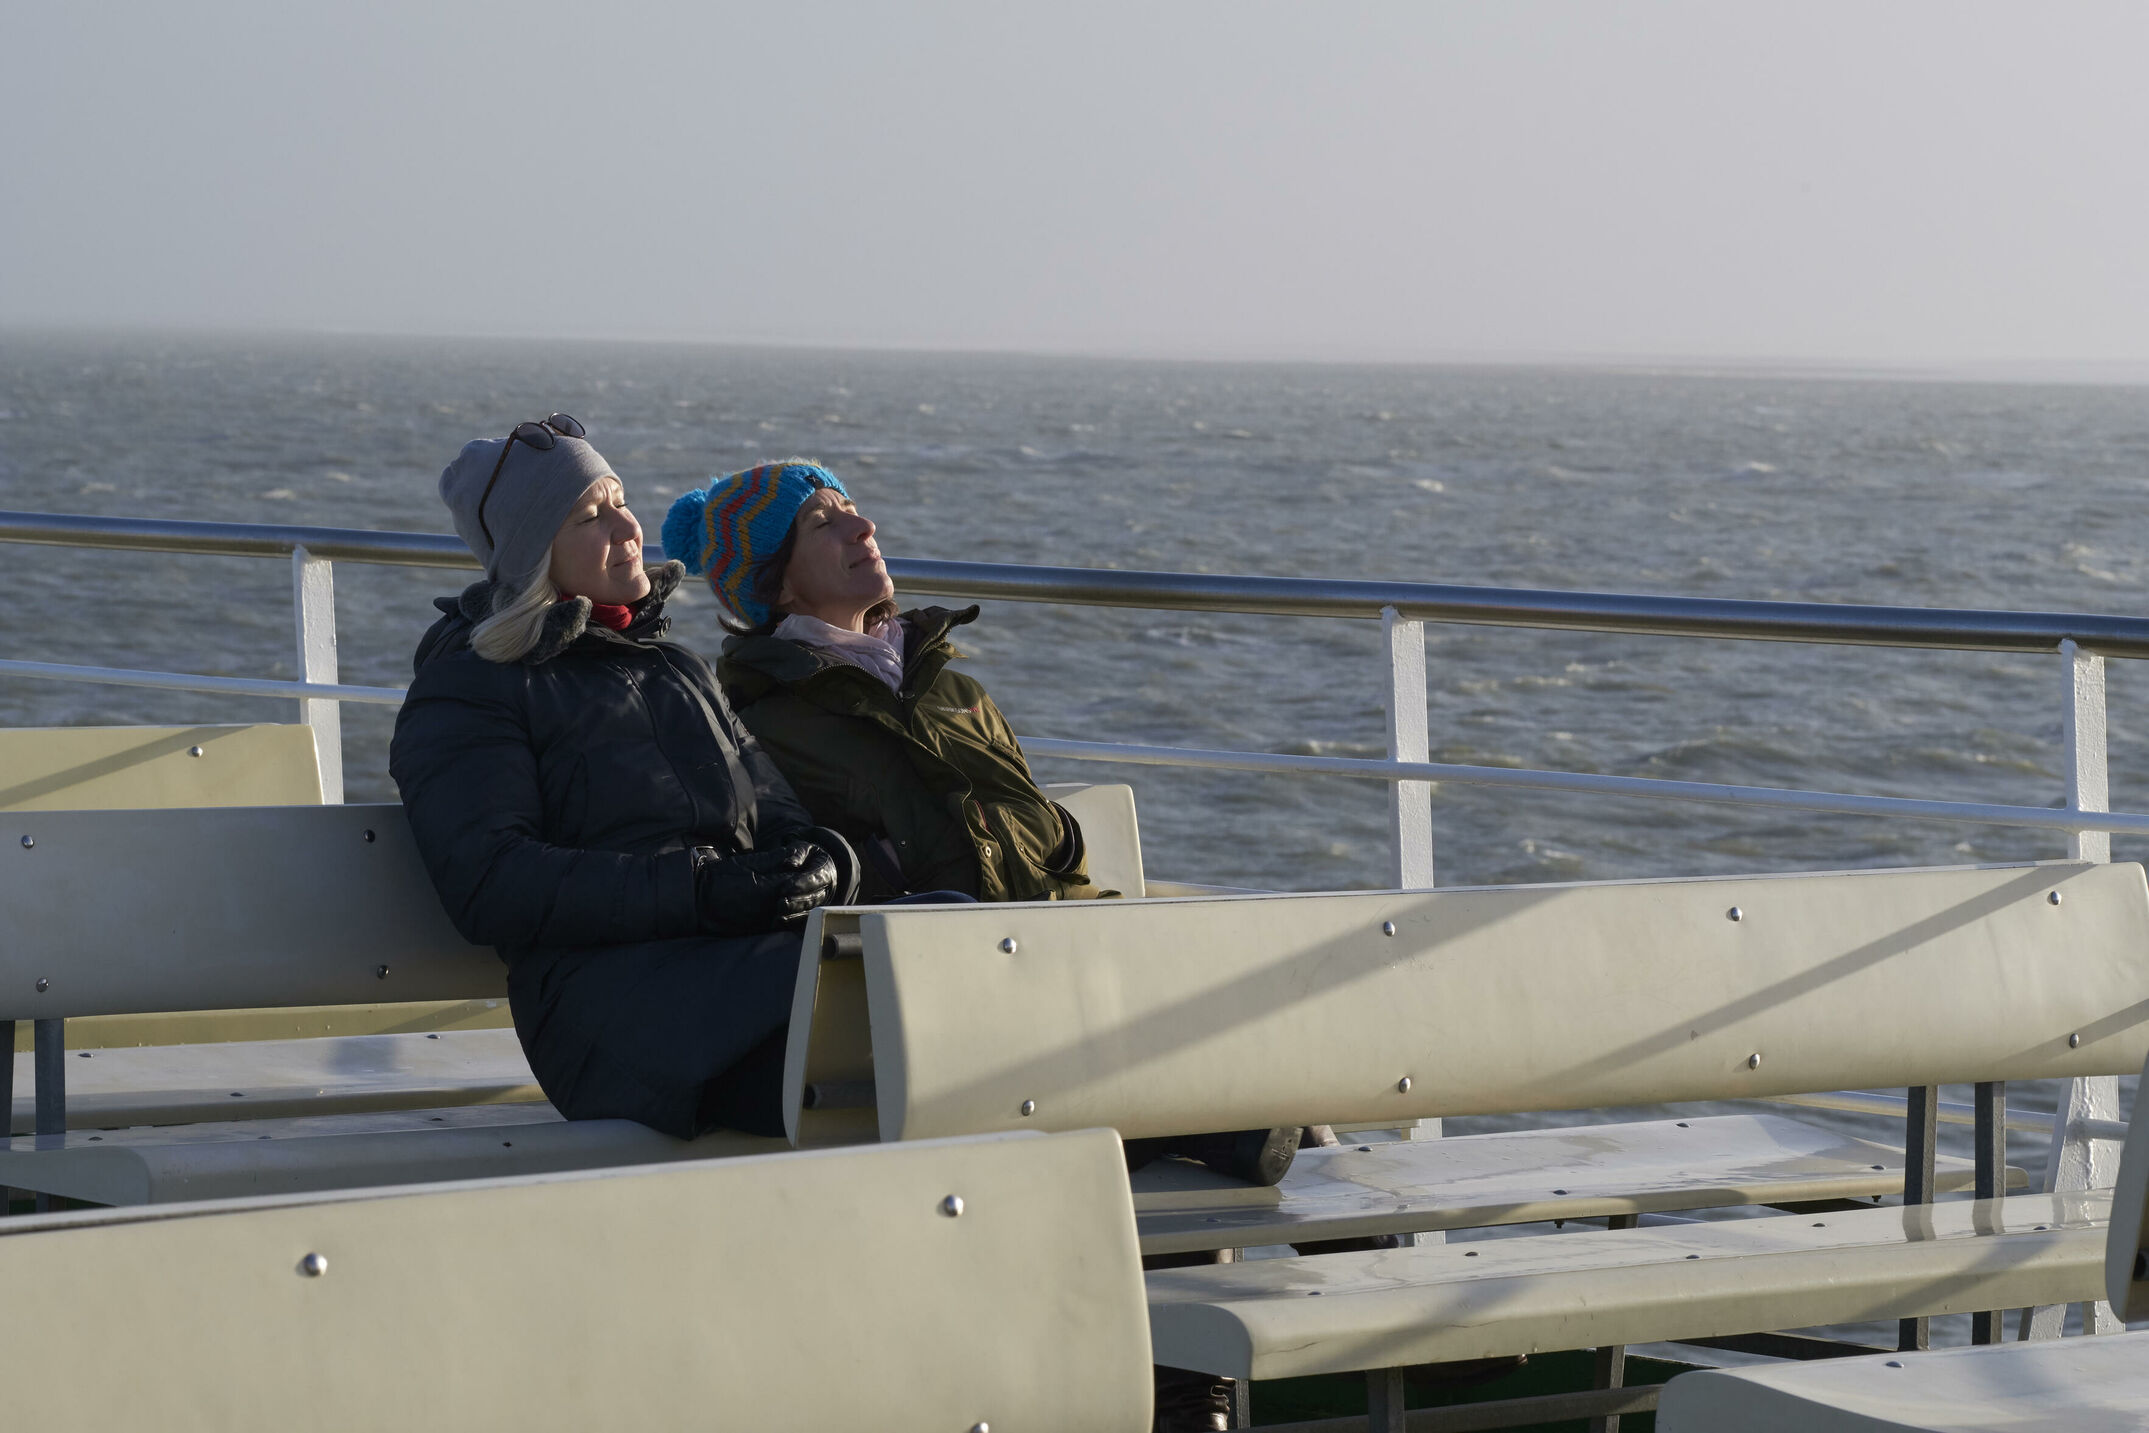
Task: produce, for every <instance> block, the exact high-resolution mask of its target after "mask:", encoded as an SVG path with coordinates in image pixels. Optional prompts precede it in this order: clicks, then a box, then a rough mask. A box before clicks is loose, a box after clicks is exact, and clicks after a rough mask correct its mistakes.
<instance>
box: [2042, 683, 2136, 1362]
mask: <svg viewBox="0 0 2149 1433" xmlns="http://www.w3.org/2000/svg"><path fill="white" fill-rule="evenodd" d="M2059 655H2060V660H2061V661H2063V662H2065V663H2066V664H2067V708H2066V716H2065V721H2064V723H2063V725H2064V731H2065V739H2066V757H2067V809H2068V810H2070V811H2109V810H2110V809H2111V781H2110V777H2109V775H2108V774H2107V772H2106V768H2105V718H2104V658H2102V657H2100V656H2098V655H2097V654H2096V653H2094V652H2085V651H2083V650H2082V649H2081V648H2080V647H2078V646H2076V645H2075V644H2074V643H2073V642H2062V643H2060V644H2059ZM2067 854H2068V855H2069V856H2070V857H2072V858H2073V859H2075V860H2077V861H2109V860H2111V859H2112V837H2111V833H2110V832H2108V831H2077V832H2073V833H2071V834H2070V835H2069V836H2068V837H2067ZM2118 1118H2119V1080H2118V1078H2117V1077H2116V1076H2113V1075H2097V1076H2092V1077H2090V1078H2087V1079H2079V1080H2069V1081H2068V1082H2067V1089H2066V1091H2065V1093H2064V1094H2063V1095H2062V1096H2061V1097H2060V1099H2059V1102H2058V1108H2056V1109H2055V1110H2054V1111H2053V1112H2052V1153H2051V1156H2050V1158H2049V1159H2048V1160H2047V1161H2046V1163H2045V1188H2046V1189H2047V1190H2049V1191H2051V1192H2052V1193H2054V1194H2062V1193H2073V1192H2076V1191H2079V1190H2084V1189H2109V1188H2111V1187H2112V1185H2113V1184H2114V1183H2115V1182H2116V1181H2117V1179H2118V1177H2119V1149H2118V1146H2116V1145H2114V1144H2111V1143H2110V1142H2108V1141H2102V1140H2096V1139H2092V1138H2090V1136H2089V1133H2088V1128H2087V1122H2088V1121H2090V1120H2117V1119H2118ZM2066 1328H2067V1306H2066V1305H2064V1304H2047V1305H2045V1306H2043V1307H2042V1308H2035V1309H2024V1310H2023V1311H2022V1327H2021V1333H2020V1337H2022V1338H2026V1339H2047V1338H2058V1337H2059V1336H2060V1335H2061V1334H2062V1333H2064V1332H2066ZM2120 1328H2121V1324H2120V1322H2119V1319H2118V1318H2117V1316H2115V1315H2114V1314H2113V1313H2112V1306H2111V1305H2110V1304H2107V1303H2085V1304H2083V1305H2082V1332H2084V1333H2117V1332H2118V1331H2119V1330H2120Z"/></svg>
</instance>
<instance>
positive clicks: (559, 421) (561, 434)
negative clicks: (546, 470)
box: [478, 413, 589, 544]
mask: <svg viewBox="0 0 2149 1433" xmlns="http://www.w3.org/2000/svg"><path fill="white" fill-rule="evenodd" d="M588 435H589V430H588V429H586V428H584V427H583V426H582V425H581V424H580V423H577V422H576V421H575V420H574V419H572V418H570V417H568V416H567V415H566V414H565V413H554V414H553V415H552V416H551V417H549V418H543V419H540V420H539V421H537V422H535V423H517V424H516V425H515V431H514V432H512V433H510V434H508V435H507V441H506V442H505V443H503V444H501V445H500V457H499V460H498V461H497V462H495V463H494V464H493V465H492V476H491V477H489V478H487V479H486V480H485V491H484V492H482V493H480V494H479V495H478V531H479V532H482V533H484V534H485V541H486V542H487V543H488V544H490V543H491V542H492V540H493V538H492V529H491V528H489V527H487V526H486V525H485V500H486V499H487V498H489V497H491V496H492V490H493V486H494V484H496V483H498V482H499V481H500V470H501V469H502V468H504V467H506V466H507V455H508V453H509V452H510V451H511V450H512V449H513V448H514V446H515V444H516V443H517V442H518V441H519V442H520V443H522V444H523V446H525V447H527V448H531V449H533V450H535V451H537V452H540V453H545V452H550V451H551V450H552V449H554V448H556V447H558V446H559V442H560V439H562V438H583V437H587V436H588Z"/></svg>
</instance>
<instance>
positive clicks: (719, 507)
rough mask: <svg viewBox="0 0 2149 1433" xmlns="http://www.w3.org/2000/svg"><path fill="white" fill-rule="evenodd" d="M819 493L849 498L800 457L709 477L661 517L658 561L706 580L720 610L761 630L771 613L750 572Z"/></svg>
mask: <svg viewBox="0 0 2149 1433" xmlns="http://www.w3.org/2000/svg"><path fill="white" fill-rule="evenodd" d="M822 488H834V489H835V490H836V491H837V492H839V493H842V494H843V495H844V496H845V497H849V496H850V492H849V491H848V490H847V489H846V488H845V487H844V486H843V483H842V481H841V480H840V479H839V478H837V476H836V475H835V474H834V473H831V472H830V471H828V469H826V468H824V467H822V466H821V465H820V464H819V463H809V462H807V461H806V460H805V459H803V458H787V459H785V460H784V461H783V462H781V463H763V464H762V465H761V466H760V467H758V468H748V469H746V470H745V471H744V472H739V473H733V474H732V475H731V476H730V477H728V478H711V479H710V480H709V484H708V486H707V487H702V488H696V489H695V490H694V491H692V492H690V493H686V494H684V495H683V496H681V497H680V498H679V500H678V501H677V502H675V503H673V504H672V510H671V511H670V512H668V513H666V514H665V515H664V555H665V556H666V557H668V558H672V559H674V560H675V561H678V562H683V563H685V564H686V570H687V571H689V572H700V573H705V574H707V576H708V578H709V585H710V586H711V587H713V588H715V589H716V595H717V596H718V597H719V598H721V599H723V603H724V605H725V606H726V607H729V608H730V609H731V610H732V612H734V613H735V614H737V615H738V616H739V617H742V618H744V619H745V620H746V621H748V622H751V623H753V624H754V625H755V626H757V627H758V626H761V625H762V624H763V623H765V622H767V621H768V620H769V617H770V616H771V615H772V614H771V613H770V612H769V609H768V604H767V603H765V602H762V601H760V600H758V599H757V598H755V597H754V595H753V594H752V593H751V592H750V591H749V590H748V588H749V585H750V584H751V582H752V580H753V575H754V569H755V567H757V566H758V565H759V564H760V563H761V562H763V561H764V560H766V559H767V558H768V556H769V555H770V554H771V553H773V552H775V551H776V549H777V548H779V547H781V546H783V540H784V539H785V538H786V537H789V536H790V535H791V524H792V522H793V521H794V520H796V519H797V517H798V510H799V509H800V508H802V507H804V506H805V505H806V500H807V499H808V498H811V497H812V496H813V495H814V493H816V492H818V491H819V490H820V489H822Z"/></svg>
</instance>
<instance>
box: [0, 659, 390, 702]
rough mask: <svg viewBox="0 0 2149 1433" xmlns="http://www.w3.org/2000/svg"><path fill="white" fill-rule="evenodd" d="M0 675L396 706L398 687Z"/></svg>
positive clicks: (48, 670) (78, 673) (42, 667)
mask: <svg viewBox="0 0 2149 1433" xmlns="http://www.w3.org/2000/svg"><path fill="white" fill-rule="evenodd" d="M0 677H32V678H35V679H37V680H39V681H48V682H88V683H91V684H92V685H97V686H108V687H151V688H154V689H156V690H159V691H167V692H215V693H217V694H218V695H220V696H227V697H292V698H297V697H319V698H325V699H327V700H329V701H341V702H377V703H379V704H381V705H383V706H398V705H400V704H401V703H402V701H403V691H402V689H401V688H400V687H347V686H338V685H335V684H332V683H324V682H278V681H270V680H265V679H262V678H257V677H201V676H193V675H190V674H188V673H185V672H137V671H131V670H128V669H127V668H124V667H69V666H63V665H61V664H60V663H58V662H16V661H0Z"/></svg>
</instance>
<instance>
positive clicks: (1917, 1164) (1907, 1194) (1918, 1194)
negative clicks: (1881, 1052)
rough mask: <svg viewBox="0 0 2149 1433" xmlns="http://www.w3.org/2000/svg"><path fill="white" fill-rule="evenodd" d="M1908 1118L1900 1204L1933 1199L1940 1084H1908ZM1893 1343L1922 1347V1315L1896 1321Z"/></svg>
mask: <svg viewBox="0 0 2149 1433" xmlns="http://www.w3.org/2000/svg"><path fill="white" fill-rule="evenodd" d="M1909 1096H1910V1108H1909V1118H1907V1119H1906V1120H1904V1122H1903V1206H1904V1207H1905V1208H1909V1207H1911V1206H1912V1205H1917V1204H1930V1203H1932V1202H1933V1185H1934V1183H1935V1181H1936V1166H1937V1165H1938V1164H1939V1162H1940V1139H1939V1135H1940V1087H1939V1086H1938V1085H1912V1086H1911V1087H1910V1090H1909ZM1897 1329H1898V1337H1897V1343H1896V1347H1897V1348H1899V1349H1902V1350H1904V1351H1906V1352H1907V1351H1910V1350H1913V1349H1923V1348H1925V1347H1926V1346H1927V1345H1928V1344H1929V1343H1930V1341H1931V1330H1930V1329H1929V1328H1928V1326H1927V1323H1926V1321H1925V1320H1924V1319H1903V1320H1900V1321H1899V1323H1898V1325H1897Z"/></svg>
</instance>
